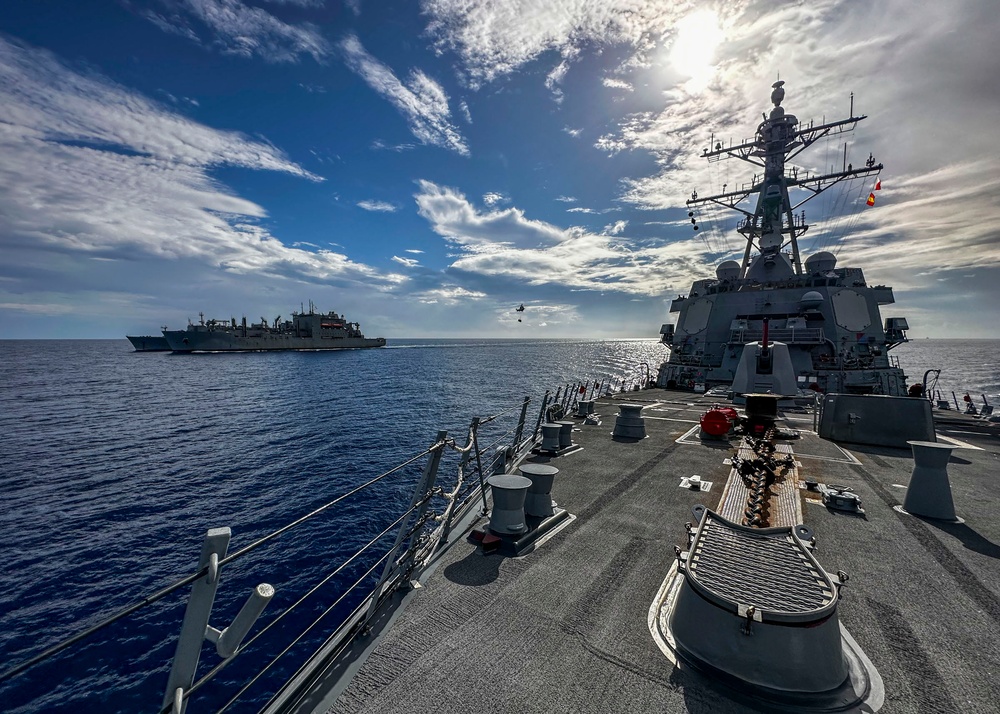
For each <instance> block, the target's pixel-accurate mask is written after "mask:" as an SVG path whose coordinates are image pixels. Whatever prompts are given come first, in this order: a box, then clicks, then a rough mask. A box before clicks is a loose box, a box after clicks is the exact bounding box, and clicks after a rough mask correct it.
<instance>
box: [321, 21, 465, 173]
mask: <svg viewBox="0 0 1000 714" xmlns="http://www.w3.org/2000/svg"><path fill="white" fill-rule="evenodd" d="M340 48H341V50H342V51H343V53H344V59H345V60H346V62H347V66H348V67H350V69H351V70H353V71H354V72H356V73H357V74H358V75H359V76H360V77H361V78H362V79H364V80H365V82H367V84H368V86H369V87H371V88H372V89H373V90H375V91H376V92H377V93H379V94H380V95H382V96H383V97H385V98H386V99H388V100H389V102H391V103H392V105H393V106H395V107H396V109H397V110H398V111H399V112H400V114H402V115H403V118H404V119H406V121H407V123H408V124H409V127H410V131H411V132H412V133H413V135H414V136H415V137H416V138H417V139H419V140H420V141H421V142H422V143H424V144H428V145H431V146H439V147H441V148H444V149H449V150H451V151H454V152H456V153H458V154H461V155H462V156H468V155H469V147H468V145H467V144H466V142H465V139H464V138H463V137H462V134H461V132H459V131H458V129H457V128H456V127H455V126H454V125H453V124H452V123H451V121H450V117H451V110H450V109H449V108H448V95H447V94H445V92H444V90H443V89H442V88H441V85H439V84H438V83H437V82H435V81H434V80H433V79H431V78H430V77H428V76H427V75H426V74H424V73H423V72H421V71H420V70H419V69H415V70H412V71H411V72H410V79H409V81H408V83H407V84H404V83H403V82H401V81H400V80H399V79H398V78H397V77H396V75H395V74H393V72H392V70H391V69H389V67H387V66H386V65H384V64H382V63H381V62H379V61H378V60H377V59H375V58H374V57H372V56H371V55H370V54H368V52H367V51H366V50H365V48H364V47H363V46H362V45H361V41H360V40H358V38H357V37H356V36H354V35H350V36H348V37H347V38H346V39H344V40H343V41H342V42H341V43H340Z"/></svg>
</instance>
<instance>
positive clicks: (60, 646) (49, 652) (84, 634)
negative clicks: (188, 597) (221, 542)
mask: <svg viewBox="0 0 1000 714" xmlns="http://www.w3.org/2000/svg"><path fill="white" fill-rule="evenodd" d="M443 446H444V442H437V443H435V444H434V445H432V446H430V447H429V448H427V449H425V450H424V451H423V452H421V453H420V454H418V455H416V456H414V457H412V458H410V459H408V460H407V461H404V462H403V463H401V464H399V465H398V466H395V467H393V468H392V469H390V470H388V471H386V472H385V473H383V474H380V475H379V476H376V477H375V478H373V479H371V480H369V481H367V482H365V483H363V484H361V485H360V486H358V487H357V488H354V489H352V490H350V491H348V492H347V493H345V494H342V495H340V496H338V497H337V498H335V499H334V500H332V501H330V502H329V503H327V504H324V505H323V506H320V507H319V508H317V509H316V510H314V511H312V512H310V513H308V514H306V515H305V516H302V517H301V518H299V519H298V520H296V521H293V522H292V523H290V524H288V525H287V526H283V527H282V528H279V529H278V530H276V531H274V532H273V533H270V534H268V535H266V536H264V537H263V538H260V539H259V540H257V541H255V542H253V543H251V544H249V545H248V546H246V547H245V548H242V549H241V550H238V551H236V552H235V553H232V554H230V555H228V556H226V557H225V558H222V559H220V560H219V567H221V566H223V565H226V564H227V563H231V562H232V561H234V560H236V559H237V558H239V557H242V556H243V555H246V554H247V553H249V552H251V551H253V550H256V549H257V548H258V547H260V546H261V545H263V544H265V543H267V542H269V541H271V540H273V539H274V538H276V537H278V536H279V535H282V534H283V533H286V532H288V531H289V530H291V529H292V528H294V527H296V526H299V525H301V524H302V523H304V522H305V521H307V520H308V519H310V518H312V517H313V516H315V515H317V514H319V513H322V512H323V511H325V510H327V509H329V508H330V507H332V506H334V505H336V504H338V503H340V502H341V501H343V500H345V499H347V498H350V497H351V496H353V495H354V494H356V493H358V492H359V491H361V490H363V489H365V488H367V487H368V486H371V485H372V484H375V483H377V482H378V481H381V480H382V479H384V478H386V477H387V476H390V475H391V474H394V473H396V472H397V471H399V470H400V469H402V468H404V467H406V466H409V465H410V464H412V463H413V462H415V461H418V460H420V459H422V458H423V457H424V456H427V455H428V454H430V453H431V452H433V451H434V450H436V449H439V448H442V447H443ZM207 573H208V566H206V567H204V568H201V569H199V570H197V571H195V572H194V573H192V574H191V575H188V576H187V577H184V578H181V579H180V580H178V581H177V582H175V583H173V584H171V585H168V586H167V587H165V588H163V589H161V590H158V591H156V592H154V593H153V594H152V595H150V596H148V597H146V598H144V599H143V600H141V601H140V602H138V603H135V604H134V605H130V606H129V607H126V608H125V609H124V610H121V611H119V612H117V613H115V614H114V615H111V616H109V617H107V618H105V619H104V620H102V621H100V622H98V623H97V624H95V625H92V626H90V627H88V628H87V629H85V630H83V631H81V632H78V633H77V634H75V635H73V636H72V637H69V638H67V639H65V640H63V641H62V642H59V643H57V644H55V645H53V646H51V647H49V648H47V649H45V650H43V651H41V652H39V653H38V654H36V655H35V656H33V657H31V658H29V659H27V660H25V661H24V662H21V663H20V664H17V665H15V666H13V667H11V668H9V669H7V670H5V671H3V672H0V682H4V681H6V680H8V679H10V678H12V677H15V676H17V675H18V674H21V673H22V672H24V671H26V670H28V669H30V668H31V667H34V666H35V665H36V664H39V663H41V662H44V661H45V660H47V659H49V658H51V657H53V656H54V655H56V654H58V653H60V652H62V651H63V650H65V649H66V648H68V647H71V646H73V645H75V644H76V643H78V642H81V641H82V640H85V639H87V638H88V637H90V636H91V635H93V634H95V633H96V632H99V631H100V630H103V629H104V628H106V627H108V626H110V625H113V624H114V623H116V622H118V621H119V620H122V619H123V618H125V617H128V616H129V615H131V614H133V613H135V612H137V611H138V610H141V609H142V608H144V607H147V606H149V605H152V604H153V603H155V602H158V601H159V600H162V599H163V598H165V597H166V596H167V595H170V594H171V593H173V592H175V591H177V590H179V589H180V588H182V587H184V586H185V585H190V584H191V583H193V582H194V581H196V580H197V579H198V578H200V577H202V576H204V575H206V574H207Z"/></svg>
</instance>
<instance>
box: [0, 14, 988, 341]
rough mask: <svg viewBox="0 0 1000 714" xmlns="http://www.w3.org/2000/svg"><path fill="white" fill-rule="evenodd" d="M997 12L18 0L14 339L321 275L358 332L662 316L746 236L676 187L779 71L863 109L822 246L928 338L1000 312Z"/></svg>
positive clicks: (4, 188)
mask: <svg viewBox="0 0 1000 714" xmlns="http://www.w3.org/2000/svg"><path fill="white" fill-rule="evenodd" d="M997 37H1000V13H997V12H996V7H995V3H993V2H991V1H990V0H952V1H951V2H944V3H942V2H928V1H926V0H880V1H879V2H871V0H865V1H864V2H858V1H854V0H809V1H808V2H782V1H780V0H778V1H774V0H770V1H768V2H761V1H760V0H756V1H746V0H740V1H733V2H665V1H662V0H548V1H547V2H543V1H542V0H503V1H500V0H405V1H400V2H396V1H395V0H117V1H115V0H106V1H103V2H102V1H100V0H88V2H79V0H46V1H45V2H38V0H5V2H4V3H3V11H2V12H0V339H7V338H121V337H122V336H124V335H125V334H158V333H159V329H160V328H161V326H163V325H166V326H168V327H170V328H172V329H179V328H182V327H183V326H184V325H185V324H187V322H188V320H197V319H198V315H199V313H202V312H203V313H204V314H205V317H206V318H210V317H214V318H219V319H227V320H228V319H229V318H230V317H236V318H237V319H239V318H240V317H241V316H246V317H248V319H249V320H251V321H257V320H259V319H260V318H261V317H266V318H267V319H268V320H269V321H270V320H273V319H274V318H275V317H277V316H279V315H280V316H282V317H283V318H287V317H288V316H289V315H290V314H291V312H292V311H297V310H300V309H301V308H302V306H303V305H305V306H306V307H308V304H309V301H310V300H311V301H313V302H314V303H315V305H316V306H317V308H319V309H320V310H322V311H324V312H325V311H328V310H336V311H337V312H339V313H341V314H343V315H346V316H347V318H348V319H350V320H352V321H357V322H360V323H361V326H362V330H363V331H364V332H365V334H366V335H367V336H369V337H375V336H383V337H387V338H390V339H391V338H413V337H445V338H447V337H485V338H548V337H552V338H575V337H579V338H616V337H656V336H657V335H658V333H659V327H660V325H661V324H662V323H664V322H668V321H672V320H671V319H670V316H669V315H668V307H669V303H670V300H671V299H672V298H674V297H676V296H677V295H678V294H686V293H687V292H688V289H689V287H690V285H691V282H692V281H693V280H697V279H702V278H707V277H712V276H714V272H715V266H716V265H717V264H718V263H720V262H722V261H723V260H727V259H731V258H734V257H735V258H737V259H739V258H740V257H742V252H743V249H744V245H745V244H744V243H743V241H742V239H741V238H740V236H739V235H738V234H737V233H735V231H734V228H735V225H736V222H737V219H738V218H740V216H739V215H738V214H736V213H733V212H728V213H725V214H723V213H719V212H715V211H712V210H710V209H708V208H704V207H702V208H699V209H698V213H697V216H696V218H697V220H698V221H699V227H700V229H701V230H699V231H697V232H695V231H693V230H692V226H691V224H690V222H689V218H688V216H687V208H686V207H685V205H684V201H685V200H686V199H687V198H688V197H689V196H690V194H691V192H692V191H695V190H697V191H698V192H699V194H701V195H708V194H709V193H712V192H719V191H721V190H723V187H724V186H728V187H729V188H730V189H732V188H733V187H735V186H737V185H739V184H741V183H744V182H748V181H750V180H751V178H752V176H753V172H754V168H755V167H753V166H751V165H749V164H746V163H744V162H741V161H740V160H738V159H733V160H730V161H722V162H717V163H712V164H710V163H708V162H707V161H705V159H704V158H702V157H701V153H702V150H703V149H704V148H706V147H708V146H709V145H710V142H711V141H712V140H713V137H714V139H715V140H716V141H719V140H722V141H726V142H728V141H729V140H733V141H734V142H738V141H741V140H743V139H746V138H749V137H752V136H753V133H754V131H755V129H756V126H757V124H758V123H759V122H760V117H761V113H762V112H764V111H768V110H769V109H770V107H771V105H770V102H769V96H770V92H771V84H772V83H773V82H774V81H775V80H776V79H778V78H780V79H781V80H783V81H785V90H786V95H785V100H784V102H783V106H784V107H785V109H786V111H788V112H790V113H792V114H794V115H796V116H797V117H798V118H799V120H800V121H803V122H807V121H809V120H814V121H816V122H820V121H823V120H826V121H832V120H835V119H841V118H846V117H847V116H849V114H850V111H851V102H852V94H853V107H854V112H855V114H859V115H860V114H864V115H867V117H868V118H867V119H865V120H864V121H862V122H860V123H859V124H858V127H857V129H856V130H855V131H854V132H852V133H850V134H848V135H846V136H845V137H837V138H833V139H825V140H821V141H818V142H816V143H815V144H814V145H813V146H812V147H810V149H809V150H807V151H806V152H803V153H802V154H800V155H799V156H797V157H795V160H794V163H795V165H797V166H799V167H801V168H802V169H806V170H811V171H821V170H830V169H831V168H833V169H838V168H839V167H840V166H841V165H842V164H843V162H844V151H845V148H844V142H845V141H846V144H847V148H846V151H847V161H848V162H851V163H853V164H854V165H861V164H862V163H863V162H864V160H865V159H866V158H867V157H868V155H869V153H871V154H872V155H873V156H874V158H875V160H876V161H878V162H881V163H883V164H884V165H885V168H884V170H883V171H882V173H881V176H880V178H881V185H882V188H881V190H880V191H879V192H878V196H877V201H876V204H875V206H872V207H868V206H866V205H864V202H865V199H866V198H867V196H868V193H869V191H870V189H871V188H872V183H873V180H872V179H871V178H868V179H858V180H855V181H852V182H850V183H845V184H841V185H839V186H838V187H837V188H834V189H831V190H830V191H827V192H826V193H824V194H823V195H821V196H820V197H818V198H816V199H814V200H812V201H810V202H809V203H807V204H806V205H805V206H804V207H803V208H804V209H805V210H806V212H807V217H808V221H809V223H810V224H811V227H810V230H809V231H808V232H807V233H806V234H805V235H804V236H802V237H801V238H800V248H801V250H802V253H803V255H804V256H808V255H809V254H810V253H812V252H816V251H818V250H832V251H833V252H835V253H836V255H837V257H838V260H839V265H840V266H841V267H847V266H858V267H862V268H864V270H865V276H866V278H867V280H868V282H869V283H872V284H884V285H890V286H892V287H893V288H894V293H895V296H896V304H895V305H891V306H886V307H883V317H889V316H903V317H906V318H907V320H908V321H909V325H910V328H911V330H910V333H909V334H910V337H911V338H913V337H928V336H929V337H991V338H1000V287H998V286H1000V53H998V52H997V51H996V48H995V45H996V38H997ZM799 198H800V199H801V196H800V197H799ZM794 199H795V197H794V196H793V200H794ZM748 208H749V210H752V207H748ZM522 303H523V304H524V306H525V311H524V312H523V313H517V312H515V308H516V307H517V306H518V305H520V304H522ZM519 318H520V320H519Z"/></svg>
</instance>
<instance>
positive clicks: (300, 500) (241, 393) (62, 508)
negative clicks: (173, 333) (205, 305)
mask: <svg viewBox="0 0 1000 714" xmlns="http://www.w3.org/2000/svg"><path fill="white" fill-rule="evenodd" d="M665 354H666V350H665V348H664V347H662V346H661V345H659V344H658V343H657V342H655V341H653V340H613V341H572V340H557V341H503V340H491V341H484V340H449V341H443V340H423V341H415V340H409V341H406V340H393V341H391V342H390V344H389V346H388V347H387V348H385V349H378V350H351V351H342V352H286V353H254V354H214V355H172V354H169V353H136V352H134V351H133V350H132V347H131V345H129V343H128V342H126V341H125V340H95V341H77V340H73V341H0V434H2V440H0V462H2V463H3V474H4V475H3V481H2V483H3V487H2V496H3V501H4V507H3V509H2V514H0V556H2V560H0V562H3V564H4V567H3V568H2V569H0V663H3V667H4V668H6V667H7V666H11V665H13V664H14V663H16V662H18V661H20V660H23V659H25V658H26V657H28V656H30V655H31V654H33V653H34V652H36V651H38V650H39V649H42V648H44V647H46V646H49V645H51V644H54V643H56V642H58V641H60V640H62V639H63V638H65V637H67V636H69V635H72V634H74V633H76V632H77V631H79V630H80V629H82V628H83V627H85V626H87V625H90V624H92V623H94V622H97V621H98V620H100V619H102V618H103V617H106V616H107V615H109V614H112V613H114V612H116V611H118V610H120V609H121V608H123V607H125V606H128V605H130V604H132V603H134V602H136V601H137V600H138V599H140V598H141V597H144V596H146V595H148V594H150V593H152V592H154V591H156V590H157V589H159V588H161V587H163V586H165V585H168V584H170V583H172V582H174V581H176V580H178V579H179V578H180V577H182V576H185V575H188V574H189V573H191V572H193V571H194V570H195V566H196V565H197V560H198V554H199V552H200V548H201V542H202V539H203V538H204V534H205V531H206V530H207V529H209V528H213V527H220V526H229V527H231V528H232V530H233V540H232V544H231V545H230V552H233V551H234V550H236V549H237V548H239V547H242V546H244V545H246V544H248V543H250V542H252V541H253V540H255V539H257V538H259V537H261V536H263V535H265V534H266V533H269V532H271V531H273V530H275V529H277V528H279V527H281V526H283V525H285V524H286V523H288V522H290V521H292V520H295V519H296V518H298V517H300V516H302V515H304V514H306V513H308V512H310V511H311V510H313V509H314V508H316V507H317V506H319V505H321V504H324V503H326V502H328V501H330V500H332V499H333V498H334V497H336V496H338V495H339V494H341V493H344V492H345V491H347V490H349V489H350V488H351V487H353V486H355V485H357V484H359V483H361V482H363V481H366V480H368V479H369V478H371V477H373V476H375V475H378V474H379V473H382V472H384V471H385V470H388V469H389V468H391V467H393V466H395V465H396V464H399V463H401V462H402V461H404V460H405V459H407V458H408V457H410V456H413V455H415V454H418V453H419V452H421V451H422V450H424V449H426V448H427V447H428V446H430V444H432V443H433V441H434V438H435V435H436V434H437V431H438V430H439V429H449V430H450V431H451V432H452V433H453V435H455V436H456V437H459V438H460V439H464V438H465V434H466V432H467V429H468V425H469V421H470V419H471V418H472V417H473V416H477V415H478V416H484V417H485V416H488V415H490V414H493V413H496V412H498V411H501V410H503V409H507V408H510V407H512V406H514V405H515V404H516V403H517V402H519V401H520V400H521V399H522V398H523V397H525V396H530V397H531V398H532V400H533V404H534V405H537V404H538V400H539V398H540V396H541V394H542V393H543V392H544V390H545V389H546V388H549V387H552V388H553V389H554V388H555V387H556V386H557V385H561V384H564V383H565V382H567V381H571V380H583V379H588V380H589V379H603V378H606V377H607V378H610V377H616V378H619V379H620V378H621V377H623V376H638V375H639V374H640V373H641V372H642V371H643V368H641V367H640V366H639V363H641V362H646V363H648V364H649V366H650V368H651V369H652V370H653V372H654V374H655V370H656V366H657V364H658V363H659V362H660V361H661V360H662V359H663V358H664V356H665ZM534 411H535V413H536V414H537V406H535V408H534ZM421 465H422V464H418V465H417V466H416V467H413V468H410V469H407V470H406V471H404V472H402V473H400V474H398V475H394V476H393V477H391V478H389V479H387V481H386V483H385V484H380V489H379V490H378V492H377V495H373V496H368V495H366V496H364V497H361V498H359V499H354V500H352V501H350V502H347V503H345V504H344V505H343V506H342V507H340V506H338V507H337V508H336V509H332V510H331V512H330V513H325V514H323V516H321V517H317V518H315V519H313V520H311V521H310V522H309V523H308V524H306V525H304V526H303V527H300V528H297V529H296V530H294V531H292V532H289V533H287V534H285V535H283V536H281V538H279V539H276V540H275V541H274V542H273V543H272V544H270V545H268V546H266V547H265V548H262V549H261V550H260V551H257V552H255V557H253V558H247V560H248V561H249V563H248V564H247V565H244V564H243V561H242V560H241V561H238V562H236V563H234V564H233V565H232V566H229V567H228V568H227V569H225V570H224V572H223V581H222V586H221V588H220V590H219V595H218V598H217V601H216V608H215V612H217V613H219V614H218V615H217V616H213V624H214V625H215V626H216V627H219V628H220V629H221V628H222V627H224V626H225V625H226V624H228V621H229V619H231V618H232V617H233V615H234V614H235V611H236V610H238V609H239V607H240V605H242V602H243V600H244V599H245V597H246V595H247V594H248V592H249V589H250V588H251V587H252V586H253V585H255V584H257V583H259V582H268V583H270V584H272V585H274V586H275V588H276V589H277V595H276V596H275V599H274V600H273V601H272V603H271V604H270V605H269V606H268V610H267V611H265V615H264V618H263V620H262V621H266V620H267V619H268V618H269V617H273V616H274V615H275V614H277V613H278V612H280V611H281V610H282V609H283V607H284V604H287V603H288V602H291V601H293V600H294V599H297V597H298V596H299V595H300V594H301V593H302V592H303V591H304V589H305V587H307V585H310V584H312V583H313V582H316V581H317V580H318V579H319V578H320V577H321V576H322V574H324V573H326V572H328V571H329V570H330V569H331V568H332V567H333V566H335V565H337V564H338V563H339V562H340V561H342V560H343V559H344V558H345V557H346V556H347V555H349V554H350V553H352V552H353V551H354V550H355V549H356V548H357V547H358V546H359V545H360V544H362V543H364V542H365V541H366V540H367V539H368V538H370V537H371V536H372V535H373V534H375V533H377V532H379V531H380V530H381V529H382V528H384V527H385V526H386V525H388V524H389V523H391V522H392V520H393V519H394V518H395V517H396V516H398V515H399V513H400V512H401V510H402V508H403V507H404V506H405V504H406V503H408V501H409V498H410V495H411V492H412V487H413V484H414V483H415V480H416V477H417V476H418V475H419V467H420V466H421ZM258 554H259V557H256V556H257V555H258ZM331 587H333V586H331ZM331 592H332V590H331ZM187 593H188V589H187V588H185V589H184V590H182V591H181V592H179V593H178V594H176V595H172V596H169V597H168V598H166V599H164V601H162V602H161V603H157V604H156V605H154V606H152V607H150V608H147V609H146V610H143V611H142V612H141V613H138V614H137V615H136V616H133V617H130V618H128V619H126V620H124V621H122V622H121V623H116V624H115V625H113V626H111V627H110V628H109V629H108V630H106V631H103V632H101V633H98V634H97V635H96V636H95V637H94V638H92V640H88V644H87V645H86V646H85V647H83V648H82V649H81V650H75V651H74V654H72V655H59V656H57V657H55V658H54V659H53V660H52V661H51V662H50V663H48V664H44V665H40V666H38V667H36V668H34V669H32V670H31V671H29V672H27V673H25V674H23V675H20V676H18V677H17V678H15V679H12V680H10V681H9V682H7V683H6V684H4V685H0V701H2V702H3V706H0V709H3V710H5V711H16V712H35V711H101V712H115V711H122V712H132V711H155V710H156V709H157V708H158V707H159V705H160V700H161V698H162V696H163V689H164V687H165V684H166V676H167V671H168V669H169V660H170V658H171V657H172V655H173V648H174V646H175V642H176V637H177V633H178V632H179V627H180V620H181V617H182V613H183V607H184V603H185V602H186V598H187ZM332 599H333V595H332V594H330V593H326V594H323V593H321V594H319V595H318V596H317V600H319V601H323V600H325V601H326V602H330V601H331V600H332ZM304 609H305V610H306V611H305V612H304V613H303V614H302V615H301V616H300V615H296V616H290V617H289V618H286V620H285V621H284V622H283V623H282V625H281V627H279V628H277V629H278V630H279V631H280V632H281V633H282V634H284V637H285V641H288V640H289V639H290V638H291V637H292V636H293V634H294V633H297V632H298V631H300V630H301V629H302V628H304V627H305V625H306V624H308V622H310V621H311V620H312V618H313V617H315V616H316V615H317V614H318V611H319V610H321V609H322V606H321V605H316V606H314V607H312V609H309V608H304ZM279 639H280V638H279ZM315 639H316V638H313V639H312V640H311V642H312V644H313V645H315ZM309 643H310V642H306V643H305V644H304V645H302V646H300V647H299V648H297V649H296V650H295V651H293V652H292V653H290V655H289V656H287V657H285V658H283V659H282V660H281V663H280V664H279V665H278V666H276V667H275V670H274V672H273V673H272V674H271V675H269V678H268V681H264V682H262V683H261V684H260V685H256V686H254V688H253V689H252V690H251V691H249V692H248V693H247V695H246V696H245V697H244V698H241V700H240V703H239V704H238V705H237V706H236V707H235V710H236V711H246V710H248V709H249V710H251V711H255V710H256V708H257V706H259V705H260V704H261V703H263V702H264V701H266V700H267V697H268V696H269V694H270V693H271V691H272V690H273V689H274V688H275V686H276V684H280V682H281V681H282V680H283V679H284V678H287V677H288V676H289V675H290V673H291V672H292V671H294V667H295V666H296V665H297V664H298V663H300V662H301V661H302V660H303V659H304V658H305V656H306V655H307V654H308V649H309V648H308V645H309ZM274 648H277V649H276V650H275V651H273V652H272V651H270V649H269V648H268V647H266V646H264V645H261V649H262V650H264V654H262V655H261V657H260V658H258V659H257V661H256V663H251V662H250V660H252V659H253V657H250V656H249V655H243V656H241V657H240V658H238V660H239V661H238V662H237V663H234V664H233V665H231V666H230V667H228V668H227V669H226V670H224V671H223V673H222V675H221V676H220V679H221V680H222V682H221V683H220V686H218V687H211V688H209V689H208V691H207V693H206V694H205V695H204V696H203V695H201V694H199V695H198V696H197V698H196V700H195V703H194V704H195V706H193V708H192V709H191V711H195V712H200V711H215V710H216V709H217V708H218V707H219V706H221V705H222V704H223V703H225V702H226V701H227V699H228V698H229V696H231V695H232V694H234V693H235V691H236V689H238V685H236V684H235V683H237V682H241V681H242V680H243V679H245V677H246V676H247V672H251V671H255V669H257V668H259V667H261V666H263V664H264V663H265V662H266V661H268V659H269V658H270V656H271V655H273V654H274V653H275V652H276V651H280V649H281V648H280V647H278V646H277V645H274V647H272V648H271V649H274ZM265 656H266V658H265ZM243 660H247V662H248V663H249V664H256V667H253V666H247V667H245V668H243V667H242V661H243ZM217 661H218V658H217V656H216V655H215V654H214V652H211V651H210V650H209V649H207V648H206V650H205V654H204V655H203V657H202V668H201V669H202V670H204V669H205V668H206V667H205V665H206V663H209V664H215V663H216V662H217ZM251 705H256V706H251Z"/></svg>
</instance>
